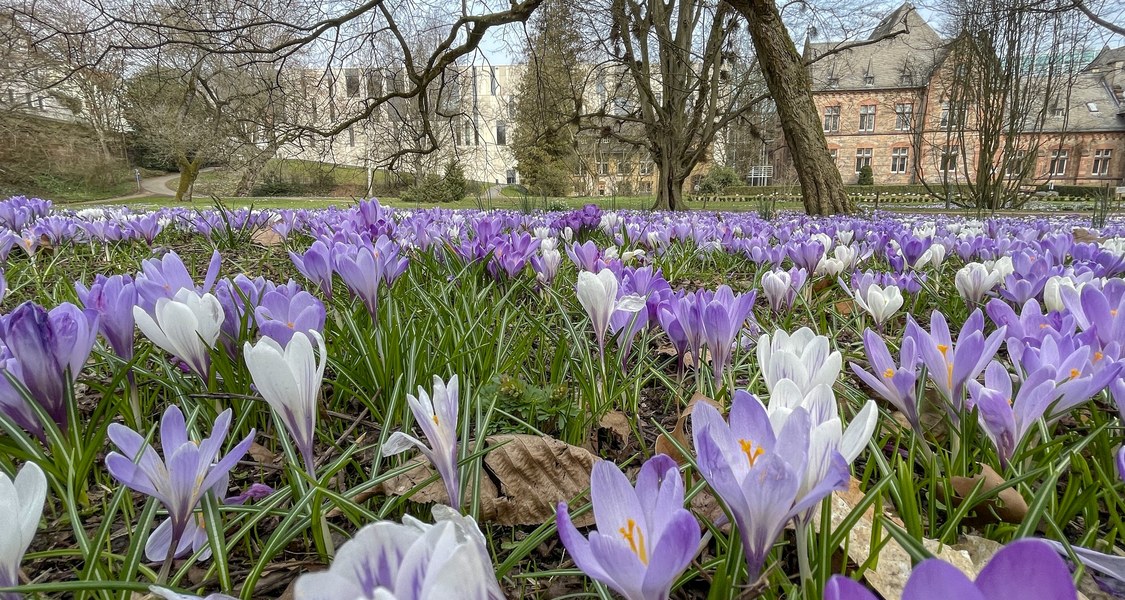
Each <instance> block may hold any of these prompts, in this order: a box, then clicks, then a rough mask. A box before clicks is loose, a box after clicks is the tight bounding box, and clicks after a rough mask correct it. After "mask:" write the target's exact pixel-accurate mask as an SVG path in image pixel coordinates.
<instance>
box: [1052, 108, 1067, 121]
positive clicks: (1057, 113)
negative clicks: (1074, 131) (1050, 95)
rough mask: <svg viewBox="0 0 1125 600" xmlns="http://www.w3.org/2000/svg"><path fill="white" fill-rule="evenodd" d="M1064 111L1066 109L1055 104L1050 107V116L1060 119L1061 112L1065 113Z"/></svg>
mask: <svg viewBox="0 0 1125 600" xmlns="http://www.w3.org/2000/svg"><path fill="white" fill-rule="evenodd" d="M1065 113H1066V109H1065V108H1063V107H1061V106H1055V107H1053V108H1051V116H1052V117H1054V118H1056V119H1061V118H1062V116H1063V114H1065Z"/></svg>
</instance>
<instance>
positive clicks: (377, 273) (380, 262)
mask: <svg viewBox="0 0 1125 600" xmlns="http://www.w3.org/2000/svg"><path fill="white" fill-rule="evenodd" d="M334 254H335V262H336V265H335V266H336V272H337V273H339V274H340V278H341V279H343V280H344V285H346V286H347V287H348V289H349V290H350V291H351V292H352V294H354V295H355V296H358V297H359V299H360V300H362V301H363V305H364V306H366V307H367V312H368V313H369V314H370V315H371V319H372V320H377V318H378V312H379V289H380V288H381V287H383V285H384V284H386V285H390V284H392V283H394V281H395V279H397V278H398V276H399V275H401V274H402V273H403V272H404V271H405V270H406V266H407V264H408V260H407V259H406V257H401V258H400V257H399V247H398V244H396V243H394V242H393V241H391V240H390V238H387V237H380V238H379V239H378V240H377V241H376V242H375V243H374V244H373V245H370V246H349V245H346V244H336V248H335V250H334Z"/></svg>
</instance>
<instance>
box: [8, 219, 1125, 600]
mask: <svg viewBox="0 0 1125 600" xmlns="http://www.w3.org/2000/svg"><path fill="white" fill-rule="evenodd" d="M0 258H3V265H4V269H3V282H2V285H0V289H2V290H3V291H4V297H3V300H2V304H0V309H2V310H0V312H2V316H0V342H2V346H0V372H2V374H3V377H2V378H0V514H3V515H5V517H4V518H3V521H2V525H0V530H2V533H3V535H0V598H2V599H5V600H7V599H11V598H21V597H38V596H42V597H66V598H71V597H73V598H123V599H129V598H143V597H154V598H166V599H183V598H208V599H211V600H215V599H223V598H232V597H237V598H243V599H251V598H277V597H285V598H295V599H297V600H311V599H325V600H328V599H334V600H354V599H372V600H373V599H379V600H386V599H391V598H397V599H445V598H465V599H478V598H479V599H493V600H495V599H500V598H582V597H590V598H615V597H616V598H626V599H628V600H662V599H666V598H715V599H734V598H754V597H762V598H771V599H772V598H806V599H818V600H819V599H821V598H823V599H826V600H827V599H838V600H851V599H856V600H860V599H862V600H867V599H872V598H880V597H881V598H888V599H891V598H905V599H907V600H923V599H938V598H954V597H956V598H962V599H965V600H975V599H978V598H979V599H986V598H987V599H994V598H1007V597H1009V596H1011V597H1022V598H1049V599H1072V598H1079V597H1091V598H1093V597H1121V596H1120V594H1121V592H1120V590H1122V589H1125V582H1122V579H1125V564H1123V563H1125V558H1122V557H1121V556H1119V555H1120V552H1121V551H1120V550H1119V549H1118V546H1120V545H1121V543H1120V540H1119V537H1120V536H1121V534H1122V533H1125V525H1123V523H1122V514H1123V512H1125V502H1123V500H1122V490H1123V488H1125V483H1123V482H1122V478H1125V450H1121V448H1122V440H1123V438H1125V432H1123V429H1122V421H1123V420H1125V372H1123V371H1125V355H1123V350H1122V344H1125V279H1122V275H1123V274H1125V227H1122V226H1119V225H1114V224H1110V225H1109V226H1107V227H1105V228H1103V229H1100V230H1091V229H1088V228H1086V227H1085V226H1084V224H1083V223H1082V222H1080V221H1078V220H1077V219H1076V218H1073V217H1052V218H1049V219H1048V218H1038V219H1030V218H1025V219H1017V218H996V219H988V220H971V219H964V218H951V217H940V216H939V217H935V216H932V215H929V216H921V215H894V214H883V213H876V214H871V215H866V216H851V217H836V218H832V219H811V218H808V217H805V216H801V215H791V214H781V215H778V216H776V218H774V219H772V220H763V219H761V218H759V217H758V216H756V215H753V214H722V213H710V212H686V213H674V214H669V213H656V212H625V211H621V212H609V211H603V210H601V209H598V208H597V207H594V206H590V207H586V208H585V209H582V210H578V211H573V212H565V213H535V214H523V213H517V212H503V211H497V212H478V211H451V210H442V209H430V210H413V211H411V210H398V209H396V210H391V209H389V208H386V207H383V206H380V205H379V203H378V202H377V201H375V200H367V201H362V202H358V203H356V204H354V205H352V206H349V207H343V208H330V209H326V210H318V211H304V210H279V211H259V210H252V209H242V210H228V209H225V208H223V207H222V206H216V207H214V208H212V209H188V208H177V209H163V210H159V211H156V212H133V211H130V210H128V209H87V210H82V211H78V212H74V211H71V210H66V209H65V208H60V207H54V206H52V205H51V203H50V202H49V201H44V200H40V199H34V198H25V197H14V198H9V199H7V200H5V201H0Z"/></svg>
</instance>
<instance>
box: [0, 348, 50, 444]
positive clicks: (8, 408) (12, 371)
mask: <svg viewBox="0 0 1125 600" xmlns="http://www.w3.org/2000/svg"><path fill="white" fill-rule="evenodd" d="M9 378H12V379H14V380H15V381H16V382H17V383H18V384H19V385H22V386H24V387H27V384H26V383H24V381H23V369H22V368H21V367H20V361H18V360H16V359H15V358H14V357H12V353H11V351H10V350H8V348H7V346H0V413H3V414H4V415H5V416H6V417H8V418H9V419H11V420H12V422H13V423H15V424H16V425H19V426H20V427H23V428H24V429H25V430H27V431H28V433H31V434H32V435H34V436H35V437H37V438H39V440H40V441H42V442H44V443H46V442H47V435H46V434H45V433H44V432H43V424H42V423H40V422H39V417H38V416H37V415H36V414H35V411H34V410H33V409H32V408H31V405H29V404H28V402H27V400H25V399H24V396H23V394H22V393H21V392H20V390H19V389H17V388H16V386H14V385H12V382H11V381H10V380H9Z"/></svg>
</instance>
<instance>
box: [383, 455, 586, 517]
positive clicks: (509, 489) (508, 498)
mask: <svg viewBox="0 0 1125 600" xmlns="http://www.w3.org/2000/svg"><path fill="white" fill-rule="evenodd" d="M485 445H486V450H485V453H484V456H483V458H482V462H483V468H482V470H481V475H482V477H481V480H480V515H479V516H480V519H481V520H482V521H488V522H490V523H496V524H498V525H540V524H542V523H543V522H545V521H549V520H551V519H553V518H555V507H556V506H558V503H559V502H563V501H567V502H569V501H572V500H574V499H575V498H576V497H578V496H579V495H580V494H582V493H583V492H585V491H586V490H587V489H588V488H589V487H590V470H591V469H592V468H593V467H594V463H596V462H597V461H598V460H600V459H599V458H598V457H597V456H595V455H594V454H593V453H591V452H590V451H588V450H585V449H582V448H579V447H577V446H571V445H570V444H567V443H566V442H563V441H561V440H557V439H554V438H551V437H547V436H537V435H522V434H505V435H494V436H490V437H488V438H487V439H486V440H485ZM416 460H417V461H418V466H416V467H415V468H413V469H410V470H409V471H407V472H406V473H404V474H403V475H399V476H398V477H393V478H391V479H389V480H387V481H385V482H383V484H382V486H381V488H382V490H383V492H384V493H387V494H391V495H396V496H402V495H406V494H408V493H410V499H411V500H412V501H414V502H420V503H430V502H442V503H448V502H449V496H448V494H446V492H445V486H444V485H443V484H442V483H441V481H440V480H439V481H435V482H432V483H431V484H430V485H427V486H425V487H423V488H422V489H420V490H417V491H413V490H414V489H415V488H416V487H417V486H418V485H419V484H420V483H421V482H423V481H425V480H426V479H428V478H430V477H432V476H433V473H434V471H433V468H432V467H431V466H430V464H429V463H428V462H424V461H421V460H418V459H416ZM412 491H413V492H412ZM593 520H594V516H593V514H592V513H586V514H584V515H581V516H579V517H575V519H574V521H575V524H576V525H578V526H580V527H581V526H585V525H590V524H592V523H593Z"/></svg>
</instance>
